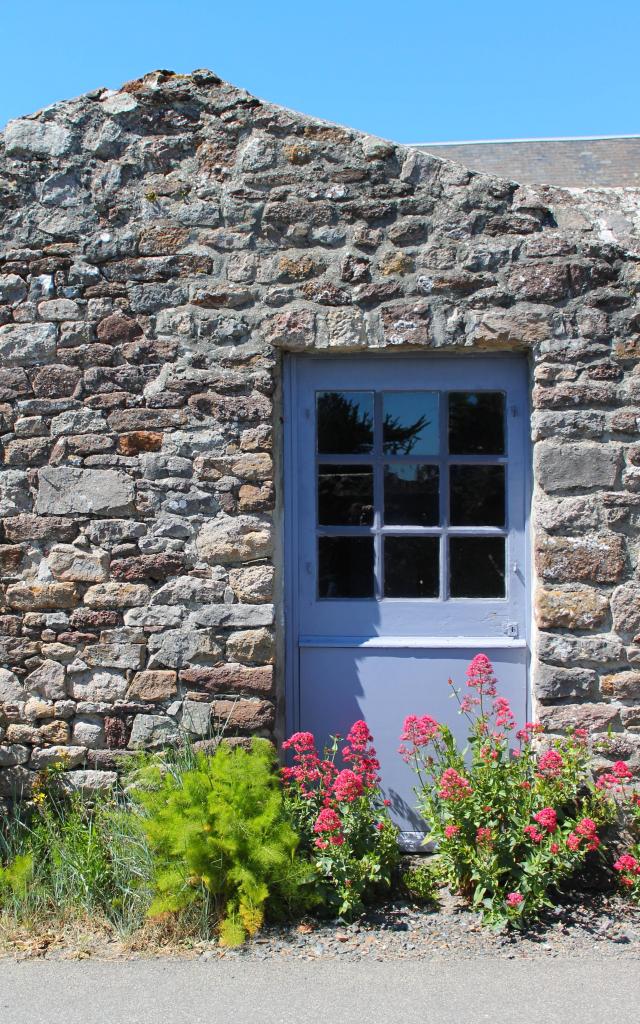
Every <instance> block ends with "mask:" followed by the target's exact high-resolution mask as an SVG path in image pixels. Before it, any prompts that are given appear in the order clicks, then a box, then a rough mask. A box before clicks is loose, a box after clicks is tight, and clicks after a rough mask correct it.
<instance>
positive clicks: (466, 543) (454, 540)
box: [449, 537, 505, 597]
mask: <svg viewBox="0 0 640 1024" xmlns="http://www.w3.org/2000/svg"><path fill="white" fill-rule="evenodd" d="M449 562H450V564H449V588H450V593H451V597H504V596H505V542H504V538H503V537H450V538H449Z"/></svg>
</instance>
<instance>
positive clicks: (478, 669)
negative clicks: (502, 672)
mask: <svg viewBox="0 0 640 1024" xmlns="http://www.w3.org/2000/svg"><path fill="white" fill-rule="evenodd" d="M496 684H497V680H496V677H495V675H494V672H493V665H492V664H491V662H490V661H489V659H488V658H487V656H486V654H476V656H475V658H474V659H473V661H472V662H471V664H470V665H469V667H468V669H467V686H469V687H471V688H472V689H474V690H477V692H478V694H479V695H480V696H481V697H483V696H484V697H495V695H496V692H497V691H496Z"/></svg>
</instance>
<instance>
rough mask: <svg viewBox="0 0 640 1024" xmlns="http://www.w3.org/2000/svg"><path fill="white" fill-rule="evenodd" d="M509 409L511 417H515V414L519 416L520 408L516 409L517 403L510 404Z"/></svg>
mask: <svg viewBox="0 0 640 1024" xmlns="http://www.w3.org/2000/svg"><path fill="white" fill-rule="evenodd" d="M510 411H511V415H512V416H513V417H515V416H519V415H520V410H519V409H518V406H517V405H512V406H511V410H510Z"/></svg>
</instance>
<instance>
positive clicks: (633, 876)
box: [613, 853, 640, 886]
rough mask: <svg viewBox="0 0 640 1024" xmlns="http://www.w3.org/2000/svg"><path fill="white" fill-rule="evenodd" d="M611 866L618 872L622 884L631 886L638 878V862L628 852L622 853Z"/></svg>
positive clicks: (639, 874) (639, 873) (639, 864)
mask: <svg viewBox="0 0 640 1024" xmlns="http://www.w3.org/2000/svg"><path fill="white" fill-rule="evenodd" d="M613 867H614V870H615V871H619V872H620V881H621V883H622V885H626V886H632V885H635V884H636V882H637V881H638V879H640V863H638V861H637V860H636V858H635V857H633V856H632V855H631V854H630V853H623V854H622V856H621V857H619V858H618V860H617V861H616V862H615V864H614V865H613Z"/></svg>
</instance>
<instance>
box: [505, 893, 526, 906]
mask: <svg viewBox="0 0 640 1024" xmlns="http://www.w3.org/2000/svg"><path fill="white" fill-rule="evenodd" d="M505 903H506V904H507V906H508V907H519V906H520V904H521V903H524V896H523V895H522V893H521V892H510V893H508V894H507V898H506V900H505Z"/></svg>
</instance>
